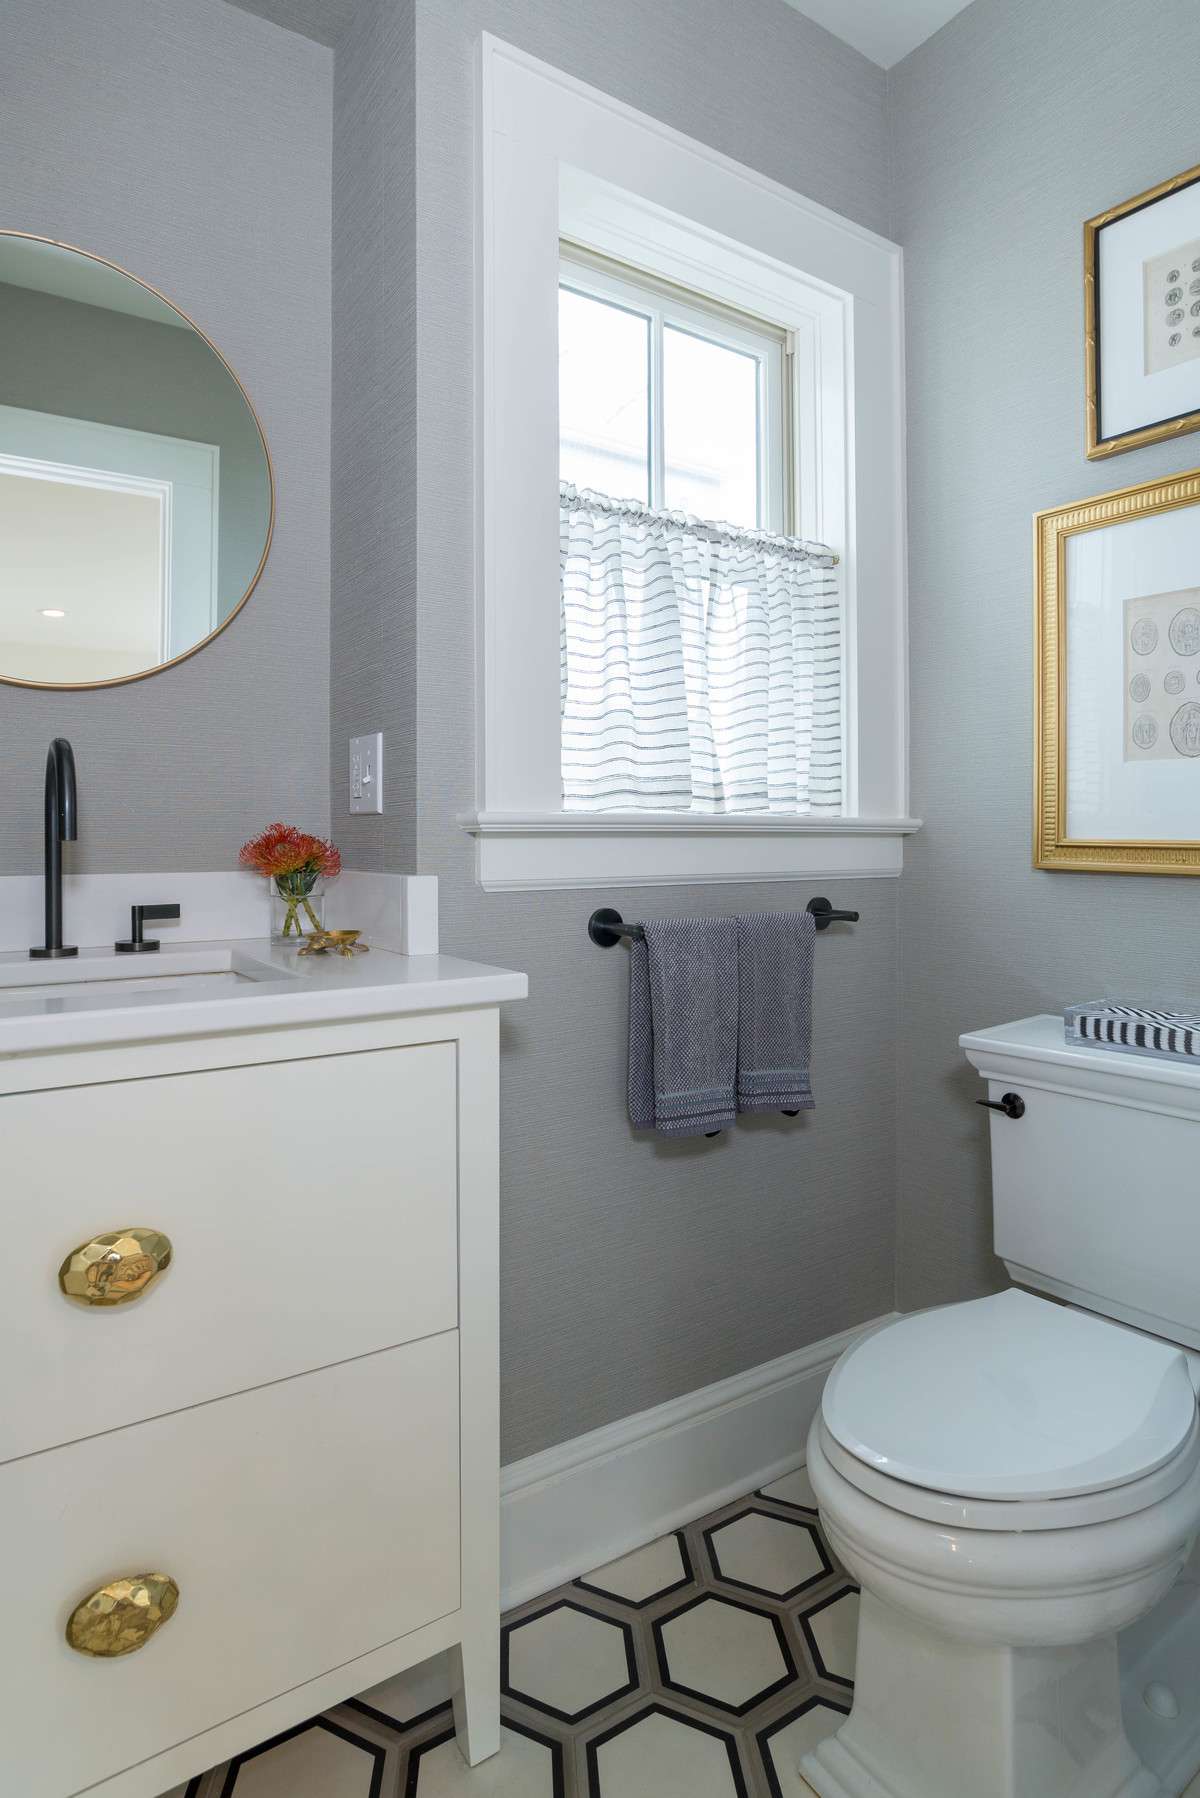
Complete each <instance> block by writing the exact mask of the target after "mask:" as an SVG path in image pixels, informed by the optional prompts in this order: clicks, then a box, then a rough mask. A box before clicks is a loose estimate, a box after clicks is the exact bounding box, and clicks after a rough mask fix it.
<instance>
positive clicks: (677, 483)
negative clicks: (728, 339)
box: [663, 325, 761, 528]
mask: <svg viewBox="0 0 1200 1798" xmlns="http://www.w3.org/2000/svg"><path fill="white" fill-rule="evenodd" d="M663 434H664V440H665V447H666V491H665V493H664V496H663V503H664V505H665V506H666V507H667V509H668V510H669V511H680V512H693V513H695V515H696V516H697V517H698V518H708V519H714V520H719V521H721V522H724V523H726V524H740V525H748V526H750V527H751V528H753V527H754V526H756V525H759V524H760V523H761V517H760V513H759V494H758V360H757V358H756V357H754V356H751V355H747V354H745V353H744V352H743V351H741V350H732V349H729V348H727V347H726V345H724V344H720V343H712V342H711V341H709V339H707V338H704V337H696V336H693V335H692V333H691V332H689V331H681V330H679V329H677V328H676V327H675V326H672V325H667V326H666V327H665V328H664V330H663Z"/></svg>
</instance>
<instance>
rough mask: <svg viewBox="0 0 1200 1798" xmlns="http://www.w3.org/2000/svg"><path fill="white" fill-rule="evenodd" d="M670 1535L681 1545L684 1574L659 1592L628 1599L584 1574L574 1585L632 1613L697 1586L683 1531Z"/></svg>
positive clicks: (620, 1557) (577, 1588) (680, 1556)
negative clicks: (624, 1606) (588, 1578)
mask: <svg viewBox="0 0 1200 1798" xmlns="http://www.w3.org/2000/svg"><path fill="white" fill-rule="evenodd" d="M670 1533H671V1535H673V1536H674V1538H675V1540H676V1542H677V1543H678V1544H679V1559H680V1562H681V1564H682V1566H683V1574H682V1576H681V1577H680V1578H679V1579H677V1580H671V1581H670V1583H669V1584H668V1585H665V1586H660V1587H659V1588H658V1591H657V1592H650V1593H648V1594H647V1595H646V1597H645V1598H626V1597H625V1596H624V1594H623V1593H620V1592H611V1591H609V1589H608V1587H607V1586H601V1585H598V1584H597V1583H596V1582H594V1581H588V1580H586V1579H584V1578H583V1576H582V1574H581V1575H580V1577H579V1578H578V1579H577V1580H573V1581H572V1582H571V1583H572V1585H573V1586H574V1587H575V1588H576V1590H577V1591H579V1592H590V1593H591V1594H592V1595H593V1597H595V1598H606V1599H607V1600H608V1602H609V1603H610V1604H623V1605H627V1606H628V1607H629V1609H630V1610H631V1611H644V1610H645V1609H646V1606H647V1605H651V1604H657V1603H658V1602H659V1600H660V1599H663V1598H669V1597H670V1595H671V1593H672V1592H682V1590H683V1588H684V1587H685V1586H691V1585H694V1584H695V1580H696V1570H695V1568H694V1567H693V1566H692V1557H691V1555H690V1554H689V1553H688V1545H687V1540H686V1538H685V1536H684V1533H683V1531H682V1530H672V1531H671V1532H670ZM649 1546H650V1544H649V1543H647V1544H646V1547H649ZM631 1553H633V1554H636V1553H637V1550H636V1549H633V1550H631ZM626 1558H627V1557H626V1556H624V1555H620V1556H618V1559H619V1560H625V1559H626ZM599 1571H600V1570H599V1569H597V1572H599Z"/></svg>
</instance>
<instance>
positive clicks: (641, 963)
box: [629, 918, 738, 1136]
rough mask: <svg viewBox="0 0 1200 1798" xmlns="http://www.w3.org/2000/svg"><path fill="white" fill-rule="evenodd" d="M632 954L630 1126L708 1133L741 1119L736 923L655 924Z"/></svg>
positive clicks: (635, 942)
mask: <svg viewBox="0 0 1200 1798" xmlns="http://www.w3.org/2000/svg"><path fill="white" fill-rule="evenodd" d="M643 932H644V935H643V937H642V939H641V940H640V941H639V940H638V939H637V938H636V937H635V938H634V940H633V942H632V943H631V944H630V956H629V1121H630V1123H631V1124H632V1125H633V1126H634V1128H635V1129H637V1130H658V1131H659V1132H660V1133H661V1134H663V1135H665V1136H710V1135H712V1134H713V1133H714V1132H715V1131H717V1130H723V1129H724V1128H725V1127H726V1125H727V1124H732V1123H733V1121H734V1117H735V1115H736V1105H735V1099H734V1081H735V1078H736V1070H737V1035H738V1024H737V1019H738V972H737V966H738V964H737V920H736V919H735V918H658V919H656V920H654V921H652V922H650V923H648V924H645V925H644V926H643Z"/></svg>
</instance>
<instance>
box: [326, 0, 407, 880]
mask: <svg viewBox="0 0 1200 1798" xmlns="http://www.w3.org/2000/svg"><path fill="white" fill-rule="evenodd" d="M414 34H415V19H414V16H413V11H412V6H411V4H403V5H397V4H396V0H358V4H357V6H356V7H355V9H354V13H353V18H352V20H351V22H350V25H349V28H348V29H347V30H346V32H345V34H344V35H342V36H340V37H339V38H338V39H337V49H336V55H335V62H334V109H333V120H334V124H333V495H332V551H333V555H332V570H331V586H330V607H331V650H332V658H331V662H330V680H329V687H330V790H331V794H332V806H333V819H334V823H335V826H336V831H337V840H338V843H339V844H340V846H341V849H342V852H343V854H344V856H345V857H346V862H347V865H348V866H351V867H359V868H373V869H380V868H396V869H400V870H403V871H406V872H412V870H413V868H414V867H415V865H416V830H417V825H416V803H417V802H416V780H417V752H418V744H417V662H416V626H417V615H416V553H415V546H416V507H417V433H416V423H415V420H416V370H417V358H416V347H417V330H416V284H417V270H416V255H415V249H414V243H415V217H416V214H415V208H416V188H415V181H414V157H415V143H414V135H413V133H414V117H415V97H416V96H415V87H414ZM375 730H382V731H383V733H384V744H385V751H384V805H385V810H384V814H383V816H382V817H378V816H374V815H367V816H363V815H359V816H355V817H352V816H351V815H350V813H349V811H348V809H347V805H348V797H347V795H348V768H347V761H348V747H347V745H348V742H349V739H350V738H351V737H352V736H359V735H362V734H363V733H365V732H367V731H375Z"/></svg>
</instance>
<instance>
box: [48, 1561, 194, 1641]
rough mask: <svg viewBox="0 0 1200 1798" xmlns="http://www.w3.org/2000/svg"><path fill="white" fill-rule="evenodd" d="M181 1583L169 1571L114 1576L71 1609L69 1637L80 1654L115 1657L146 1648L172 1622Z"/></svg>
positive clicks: (68, 1627)
mask: <svg viewBox="0 0 1200 1798" xmlns="http://www.w3.org/2000/svg"><path fill="white" fill-rule="evenodd" d="M178 1603H179V1587H178V1586H177V1585H176V1584H175V1581H174V1580H173V1579H172V1578H171V1576H170V1574H167V1573H135V1574H133V1575H131V1577H130V1578H128V1579H115V1580H110V1581H109V1583H108V1585H107V1586H101V1587H100V1589H99V1590H98V1591H96V1592H93V1593H91V1594H90V1596H89V1597H87V1598H85V1599H83V1600H82V1602H81V1603H80V1604H77V1605H76V1606H75V1609H74V1610H73V1611H72V1612H71V1618H70V1622H69V1623H68V1624H67V1641H68V1642H69V1643H70V1645H71V1647H72V1648H74V1649H76V1650H77V1651H78V1652H79V1653H80V1654H90V1655H96V1656H100V1657H103V1658H105V1659H111V1658H112V1657H113V1656H115V1655H119V1654H133V1653H134V1652H135V1651H136V1650H137V1649H139V1648H144V1647H145V1646H146V1643H147V1642H148V1641H149V1640H150V1638H151V1636H152V1635H154V1634H155V1632H156V1631H157V1630H160V1629H161V1628H162V1626H163V1624H164V1623H169V1622H170V1620H171V1618H172V1617H173V1616H174V1615H175V1607H176V1605H177V1604H178Z"/></svg>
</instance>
